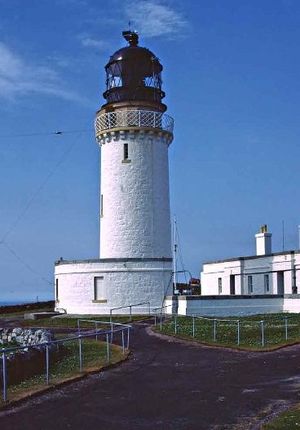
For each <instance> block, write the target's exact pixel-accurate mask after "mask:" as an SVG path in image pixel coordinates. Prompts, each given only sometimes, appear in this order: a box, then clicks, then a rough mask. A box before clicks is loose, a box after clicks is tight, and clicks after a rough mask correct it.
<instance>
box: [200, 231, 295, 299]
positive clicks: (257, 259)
mask: <svg viewBox="0 0 300 430" xmlns="http://www.w3.org/2000/svg"><path fill="white" fill-rule="evenodd" d="M255 238H256V255H253V256H249V257H238V258H229V259H226V260H219V261H212V262H208V263H204V264H203V270H202V272H201V294H202V295H260V296H261V295H274V294H275V295H284V294H297V292H298V287H300V251H284V252H275V253H272V246H271V240H272V235H271V233H268V232H267V226H263V227H262V228H261V231H260V233H258V234H256V235H255Z"/></svg>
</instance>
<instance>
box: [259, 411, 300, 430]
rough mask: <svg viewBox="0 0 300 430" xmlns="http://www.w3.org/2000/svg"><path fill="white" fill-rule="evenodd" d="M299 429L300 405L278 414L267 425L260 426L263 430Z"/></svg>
mask: <svg viewBox="0 0 300 430" xmlns="http://www.w3.org/2000/svg"><path fill="white" fill-rule="evenodd" d="M297 428H300V405H298V406H296V407H294V408H291V409H289V410H288V411H286V412H283V413H282V414H280V415H279V416H278V417H277V418H275V419H274V420H273V421H271V422H270V423H268V424H264V425H263V426H262V429H263V430H294V429H297Z"/></svg>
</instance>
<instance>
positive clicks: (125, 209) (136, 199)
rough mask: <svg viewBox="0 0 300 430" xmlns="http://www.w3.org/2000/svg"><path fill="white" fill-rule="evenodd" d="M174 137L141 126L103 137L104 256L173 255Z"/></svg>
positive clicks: (102, 220)
mask: <svg viewBox="0 0 300 430" xmlns="http://www.w3.org/2000/svg"><path fill="white" fill-rule="evenodd" d="M169 141H170V137H167V136H166V135H163V134H162V133H160V132H159V131H156V132H153V133H148V132H143V131H141V130H140V131H139V130H137V131H134V132H128V131H123V132H122V131H121V132H116V133H109V134H108V135H107V137H105V138H102V140H101V194H102V195H103V216H102V217H101V218H100V224H101V232H100V256H101V258H133V257H148V258H153V257H155V258H161V257H168V258H169V257H171V225H170V203H169V166H168V145H169ZM125 143H126V144H128V158H129V159H128V160H124V144H125Z"/></svg>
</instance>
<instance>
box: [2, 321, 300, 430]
mask: <svg viewBox="0 0 300 430" xmlns="http://www.w3.org/2000/svg"><path fill="white" fill-rule="evenodd" d="M131 340H132V345H131V348H132V351H133V353H132V357H131V359H130V360H128V361H127V362H124V363H123V364H121V365H120V366H119V367H116V368H113V369H110V370H107V371H104V372H101V373H99V374H96V375H91V376H89V377H88V378H87V379H84V380H82V381H79V382H76V383H72V384H70V385H67V386H64V387H62V388H60V389H57V390H55V391H52V392H48V393H45V394H44V395H42V396H40V397H38V398H34V399H30V400H28V401H26V402H25V403H23V404H21V405H19V406H17V407H15V408H13V409H12V410H9V411H2V412H0V429H1V430H27V429H28V430H35V429H36V430H48V429H49V430H50V429H51V430H65V429H74V430H77V429H78V430H83V429H97V430H102V429H103V430H135V429H139V430H150V429H151V430H153V429H154V428H155V429H159V430H169V429H172V430H177V429H178V430H179V429H180V430H183V429H184V430H193V429H195V430H201V429H205V430H208V429H211V430H219V429H243V430H246V429H253V430H255V429H260V428H261V423H262V422H263V421H264V420H266V419H268V417H270V416H273V415H274V414H276V413H278V411H280V410H282V409H284V408H286V407H287V406H288V405H290V404H293V403H295V402H297V401H298V400H299V386H300V360H299V358H300V346H298V345H297V346H292V347H288V348H284V349H280V350H278V351H275V352H268V353H253V352H240V351H231V350H226V349H220V348H210V347H204V346H200V345H197V344H193V343H188V342H184V341H177V340H173V339H171V338H168V337H164V336H161V337H160V336H157V335H155V334H153V332H152V331H151V329H150V327H149V326H148V325H147V324H141V323H140V324H134V329H133V333H132V336H131Z"/></svg>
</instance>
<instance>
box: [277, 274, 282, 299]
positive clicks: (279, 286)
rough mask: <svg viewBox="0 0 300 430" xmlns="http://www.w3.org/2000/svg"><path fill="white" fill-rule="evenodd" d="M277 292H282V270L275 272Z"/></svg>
mask: <svg viewBox="0 0 300 430" xmlns="http://www.w3.org/2000/svg"><path fill="white" fill-rule="evenodd" d="M277 294H281V295H282V294H284V271H283V270H281V271H280V272H277Z"/></svg>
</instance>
